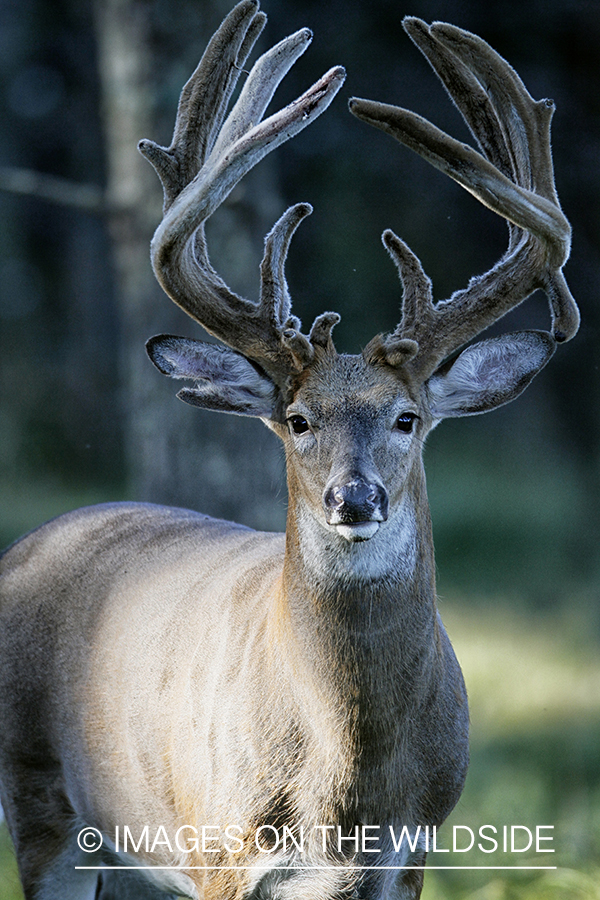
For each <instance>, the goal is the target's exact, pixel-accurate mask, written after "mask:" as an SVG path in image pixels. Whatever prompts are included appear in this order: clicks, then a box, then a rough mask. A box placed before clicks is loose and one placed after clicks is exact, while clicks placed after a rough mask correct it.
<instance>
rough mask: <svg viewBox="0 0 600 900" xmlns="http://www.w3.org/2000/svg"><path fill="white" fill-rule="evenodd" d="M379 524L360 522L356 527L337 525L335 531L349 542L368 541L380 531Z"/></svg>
mask: <svg viewBox="0 0 600 900" xmlns="http://www.w3.org/2000/svg"><path fill="white" fill-rule="evenodd" d="M379 525H380V523H379V522H358V523H357V524H356V525H336V526H335V530H336V531H337V533H338V534H339V535H341V536H342V537H343V538H345V539H346V540H347V541H368V540H369V538H372V537H373V535H374V534H377V532H378V531H379Z"/></svg>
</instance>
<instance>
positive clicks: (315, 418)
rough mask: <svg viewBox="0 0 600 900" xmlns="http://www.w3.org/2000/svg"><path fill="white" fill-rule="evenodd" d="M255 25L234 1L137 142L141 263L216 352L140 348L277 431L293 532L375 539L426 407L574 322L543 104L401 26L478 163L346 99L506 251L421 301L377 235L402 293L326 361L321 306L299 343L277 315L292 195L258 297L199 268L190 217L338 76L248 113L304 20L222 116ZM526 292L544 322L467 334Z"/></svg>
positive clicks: (479, 55)
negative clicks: (412, 153)
mask: <svg viewBox="0 0 600 900" xmlns="http://www.w3.org/2000/svg"><path fill="white" fill-rule="evenodd" d="M262 25H263V17H262V15H261V14H260V13H258V12H257V3H256V2H255V0H242V3H240V4H238V6H237V7H236V8H235V9H234V10H233V11H232V13H230V15H229V16H228V18H227V19H226V20H225V22H224V23H223V25H222V26H221V29H220V30H219V32H217V34H216V35H215V38H213V41H212V42H211V45H210V46H209V48H208V50H207V51H206V54H205V56H204V57H203V60H202V61H201V63H200V65H199V67H198V69H197V70H196V72H195V73H194V75H193V76H192V78H191V79H190V82H188V84H187V85H186V87H185V88H184V91H183V93H182V99H181V102H180V107H179V113H178V118H177V122H176V126H175V135H174V140H173V144H172V145H171V147H169V148H161V147H158V146H157V145H156V144H153V143H151V142H149V141H144V142H142V144H141V145H140V149H141V150H142V152H143V153H144V155H145V156H146V157H147V158H148V159H149V160H150V161H151V162H152V164H153V165H154V166H155V168H156V170H157V172H158V174H159V176H160V177H161V180H162V182H163V187H164V191H165V210H166V211H165V217H164V219H163V222H162V223H161V225H160V226H159V228H158V229H157V232H156V234H155V237H154V239H153V245H152V260H153V265H154V269H155V272H156V275H157V277H158V279H159V281H160V283H161V284H162V285H163V287H164V288H165V290H166V291H167V293H168V294H169V295H170V296H171V298H172V299H173V300H175V302H176V303H178V304H179V305H180V306H181V307H182V308H184V309H185V310H186V311H187V312H188V313H189V314H190V315H191V316H192V317H194V318H195V319H196V320H197V321H199V322H201V323H202V324H203V325H204V327H205V328H207V330H209V331H210V332H211V333H212V334H213V335H215V336H216V337H218V338H220V339H221V340H222V341H223V342H224V343H226V344H227V345H228V347H227V348H225V347H223V346H221V345H216V344H207V343H202V342H200V341H194V340H188V339H184V338H176V337H173V336H164V335H163V336H158V337H156V338H152V340H151V341H150V342H149V344H148V350H149V353H150V356H151V358H152V360H153V361H154V363H155V364H156V365H157V366H158V368H159V369H160V370H161V371H162V372H164V373H165V374H167V375H170V376H172V377H175V378H183V379H189V380H191V381H192V382H193V386H192V387H188V388H184V389H183V390H182V391H180V393H179V397H181V399H183V400H185V401H186V402H188V403H192V404H195V405H197V406H201V407H204V408H207V409H213V410H220V411H223V412H229V413H237V414H241V415H249V416H257V417H259V418H261V419H263V421H265V422H266V423H267V424H268V425H269V426H270V427H271V428H272V429H273V430H274V431H275V432H276V433H277V434H278V435H279V436H280V438H281V439H282V440H283V443H284V445H285V449H286V456H287V465H288V481H289V487H290V501H291V506H292V508H293V509H294V510H295V515H296V519H297V520H298V521H302V523H303V524H304V526H305V527H308V525H310V528H311V529H313V532H314V530H315V529H317V532H318V529H321V532H322V533H325V534H329V535H330V536H332V537H335V539H336V540H337V539H339V541H340V542H341V544H342V545H343V544H344V543H345V542H348V543H349V544H355V543H357V542H359V543H362V542H365V541H367V540H373V539H377V540H379V539H380V538H379V537H378V536H380V535H383V534H384V533H385V530H386V529H390V527H391V523H392V522H395V521H397V518H398V516H399V515H400V513H399V511H400V510H401V509H402V505H403V499H404V498H405V497H406V496H407V494H409V493H412V494H414V491H415V483H416V479H418V478H419V477H420V473H421V451H422V447H423V442H424V440H425V437H426V435H427V433H428V432H429V431H430V429H431V428H432V427H434V426H435V425H436V424H437V423H438V422H439V421H440V420H441V419H443V418H446V417H453V416H463V415H472V414H475V413H482V412H487V411H488V410H492V409H494V408H496V407H497V406H500V405H502V404H504V403H507V402H508V401H510V400H512V399H513V398H514V397H516V396H517V395H518V394H519V393H520V392H521V391H522V390H523V389H524V388H525V387H526V386H527V384H528V383H529V382H530V381H531V379H532V378H533V377H534V375H535V374H536V373H537V372H539V370H540V369H541V368H542V367H543V366H544V365H545V363H546V362H547V361H548V359H549V358H550V357H551V356H552V354H553V352H554V350H555V346H556V342H557V341H562V340H565V339H568V338H569V337H572V336H573V334H574V333H575V331H576V330H577V325H578V314H577V307H576V305H575V302H574V301H573V298H572V297H571V295H570V293H569V291H568V288H567V286H566V283H565V281H564V278H563V277H562V272H561V267H562V265H563V263H564V262H565V260H566V258H567V256H568V252H569V236H570V229H569V225H568V223H567V221H566V219H565V218H564V216H563V215H562V212H561V211H560V208H559V206H558V201H557V199H556V195H555V193H554V185H553V181H552V172H551V161H550V144H549V123H550V118H551V114H552V110H551V107H550V105H549V104H548V102H547V101H543V102H541V103H535V102H534V101H533V100H532V99H531V97H530V96H529V94H528V93H527V91H526V89H525V87H524V86H523V84H522V83H521V82H520V80H519V79H518V77H517V76H516V75H515V73H514V72H513V71H512V69H510V67H509V66H508V65H507V64H506V63H505V62H504V61H503V60H502V59H501V58H500V57H498V56H497V54H495V53H494V51H492V50H491V48H489V47H488V46H487V45H486V44H485V43H484V42H483V41H481V40H480V39H479V38H475V37H474V36H473V35H469V34H468V33H467V32H462V31H460V30H459V29H454V28H452V27H451V26H446V25H440V24H439V23H437V24H436V25H434V26H431V27H429V26H427V25H425V23H423V22H421V21H420V20H417V19H408V20H406V21H405V28H406V30H407V31H408V33H409V34H410V36H411V37H412V39H413V40H414V41H415V43H416V44H417V46H419V48H420V49H421V50H422V51H423V52H424V53H425V55H426V56H427V57H428V59H429V61H430V62H431V64H432V65H433V67H434V68H435V69H436V71H437V72H438V74H439V75H440V77H441V78H442V80H444V81H446V82H447V86H448V90H449V91H450V92H451V94H452V96H453V97H454V99H455V101H456V103H457V106H458V107H459V109H460V110H461V111H462V113H463V115H464V117H465V119H466V121H467V124H468V125H469V127H470V128H471V129H472V131H473V133H474V134H475V136H476V137H477V139H478V140H479V143H480V145H481V146H482V147H483V148H484V152H485V156H484V155H481V154H479V153H476V152H475V151H473V150H471V149H470V148H467V147H466V146H465V145H463V144H458V142H456V141H454V140H453V139H452V138H450V137H448V136H447V135H444V134H443V133H442V132H439V131H438V130H437V129H434V127H433V126H431V125H430V124H429V123H427V122H425V121H424V120H422V119H420V118H418V117H415V116H414V115H413V114H412V113H408V112H406V111H405V110H399V109H398V108H396V107H389V106H384V105H382V104H377V103H373V102H371V101H365V100H356V99H354V100H351V101H350V109H351V111H352V112H353V113H354V114H355V115H356V116H357V117H358V118H360V119H363V120H365V121H367V122H368V123H370V124H373V125H376V126H377V127H380V128H382V129H383V130H385V131H388V132H389V133H391V134H392V135H393V136H394V137H396V138H398V139H399V140H401V141H403V142H404V143H406V144H408V145H409V146H411V147H412V148H413V149H416V150H417V151H418V152H419V153H421V154H422V155H424V156H425V157H426V158H427V159H429V161H431V162H432V163H433V164H434V165H437V166H438V167H440V168H442V169H443V170H444V171H446V172H447V173H448V174H449V175H451V177H453V178H455V179H456V180H458V181H459V182H460V183H461V184H463V185H464V186H465V187H467V189H468V190H470V191H471V193H473V194H475V196H476V197H478V198H479V199H480V200H481V201H482V202H484V203H485V204H486V205H488V206H490V208H492V209H494V210H495V211H496V212H498V213H500V214H501V215H503V216H504V217H505V218H506V219H507V220H508V222H509V232H510V241H509V247H508V250H507V253H506V254H505V256H504V257H503V258H502V259H501V260H500V262H499V263H498V264H497V265H496V266H494V267H493V268H492V269H491V270H490V271H489V272H487V273H486V274H485V275H482V276H480V277H478V278H475V279H472V281H471V282H470V284H469V286H468V287H467V288H466V289H465V290H463V291H460V292H457V293H456V294H455V295H453V297H452V298H451V299H450V300H448V301H445V302H442V303H437V304H436V303H434V302H433V297H432V291H431V283H430V281H429V279H428V278H427V276H426V275H425V273H424V272H423V269H422V267H421V264H420V262H419V260H418V259H417V257H416V256H415V255H414V254H413V253H412V251H411V250H410V249H409V248H408V247H407V246H406V244H404V243H403V242H402V241H401V240H400V239H399V238H398V237H396V235H395V234H394V233H393V232H391V231H386V232H385V233H384V235H383V242H384V245H385V247H386V249H387V250H388V252H389V254H390V256H391V257H392V260H393V262H394V263H395V265H396V267H397V268H398V271H399V274H400V277H401V280H402V283H403V288H404V292H403V301H402V314H401V319H400V322H399V324H398V326H397V327H396V329H395V330H394V331H393V332H392V333H391V334H388V335H384V336H382V335H380V336H377V337H375V338H374V339H373V340H372V341H371V342H370V343H369V344H368V346H367V347H366V348H365V350H364V351H363V353H362V354H360V355H356V356H348V355H343V354H338V353H337V352H336V350H335V347H334V344H333V339H332V328H333V326H334V325H335V324H336V322H337V321H338V320H339V316H338V315H337V314H336V313H323V314H322V315H321V316H319V317H318V318H317V319H316V320H315V322H314V324H313V326H312V328H311V330H310V332H309V334H308V335H305V334H303V333H302V331H301V324H300V321H299V320H298V319H297V318H296V317H295V316H293V315H292V314H291V303H290V298H289V293H288V289H287V284H286V281H285V275H284V263H285V258H286V255H287V251H288V247H289V244H290V240H291V237H292V235H293V233H294V231H295V229H296V228H297V227H298V225H299V223H300V222H301V221H302V219H303V218H304V217H305V216H306V215H308V213H309V212H310V211H311V208H310V206H308V205H307V204H298V205H297V206H293V207H291V208H290V209H288V210H287V212H285V213H284V215H283V216H282V217H281V219H280V220H279V221H278V222H277V223H276V225H275V226H274V228H273V230H272V231H271V233H270V234H269V235H268V236H267V239H266V245H265V255H264V258H263V261H262V265H261V292H260V299H259V301H258V303H252V302H250V301H248V300H244V299H242V298H241V297H239V296H237V295H236V294H234V293H233V292H232V291H231V290H230V289H229V288H228V287H227V286H226V285H225V284H224V282H223V281H222V280H221V279H220V278H219V276H218V275H217V274H216V273H215V272H214V270H213V269H212V267H211V265H210V263H209V260H208V255H207V251H206V243H205V238H204V230H203V228H204V221H205V219H206V218H207V217H208V216H209V215H210V214H211V213H212V212H213V210H214V209H215V208H216V206H217V205H218V203H220V202H221V201H222V199H223V197H224V196H226V195H227V193H228V192H229V191H230V190H231V189H232V187H233V186H234V185H235V184H236V183H237V181H239V179H240V178H241V177H242V175H243V174H244V172H245V171H247V170H248V169H249V168H251V167H252V166H253V165H254V164H255V163H256V162H257V161H258V160H259V159H260V158H262V156H264V155H265V153H266V152H268V151H269V150H271V149H272V148H273V147H274V146H277V144H279V143H281V142H282V141H283V140H286V139H287V138H288V137H290V136H292V135H293V134H295V133H296V132H297V131H299V130H300V129H301V128H303V127H305V126H306V125H307V124H309V122H310V121H312V119H314V117H315V116H316V115H318V114H319V113H320V112H321V111H322V110H323V109H325V108H326V106H327V105H328V104H329V103H330V102H331V100H332V98H333V96H334V95H335V93H336V92H337V91H338V89H339V88H340V86H341V84H342V82H343V79H344V72H343V70H342V69H340V68H339V67H338V68H334V69H332V70H331V71H330V72H328V73H327V74H326V75H325V76H323V78H322V79H321V80H320V81H319V82H317V83H316V84H315V85H313V87H312V88H310V89H309V90H308V91H307V92H306V94H304V95H303V96H302V97H300V98H299V99H298V100H296V101H295V102H294V103H292V104H290V106H288V107H286V108H285V109H284V110H281V111H280V112H278V113H275V114H274V115H272V116H270V117H269V118H268V119H266V120H265V121H261V119H262V116H263V114H264V111H265V109H266V106H267V104H268V102H269V100H270V98H271V96H272V94H273V92H274V90H275V87H276V86H277V84H278V83H279V81H280V80H281V78H282V77H283V75H284V74H285V72H286V71H287V70H288V69H289V67H290V66H291V64H292V62H293V61H294V60H295V59H296V58H297V56H298V55H299V54H300V53H301V52H303V50H304V49H305V47H306V46H307V45H308V42H309V41H310V33H309V32H308V31H306V30H304V31H301V32H298V33H297V34H295V35H292V36H291V37H290V38H287V39H286V40H285V41H282V42H281V44H279V45H277V46H276V47H275V48H273V50H271V51H269V52H268V53H266V54H265V55H264V56H263V57H261V58H260V59H259V60H258V62H257V63H256V64H255V66H254V67H253V69H252V71H251V73H250V75H249V76H248V80H247V82H246V84H245V86H244V89H243V90H242V92H241V94H240V97H239V99H238V101H237V103H236V104H235V106H234V108H233V109H232V111H231V113H230V115H229V117H228V118H227V119H226V120H225V121H224V122H223V119H224V117H225V111H226V107H227V101H228V98H229V96H230V94H231V91H232V90H233V85H234V84H235V80H236V78H237V77H238V75H239V72H240V70H241V69H242V66H243V63H244V60H245V58H246V55H247V53H248V52H249V50H250V48H251V46H252V43H253V41H254V40H255V39H256V36H257V35H258V32H259V31H260V28H262ZM482 60H483V62H484V65H482ZM480 68H481V70H482V71H484V70H485V71H484V75H483V76H480V74H479V70H480ZM480 77H481V78H482V79H484V80H485V91H482V88H481V86H480V82H479V78H480ZM475 95H477V102H472V99H473V97H474V96H475ZM484 95H485V96H484ZM215 98H217V99H218V102H216V99H215ZM199 122H200V123H203V129H204V130H203V131H202V133H200V129H199V126H198V123H199ZM538 287H543V288H544V289H545V290H546V292H547V294H548V296H549V298H550V302H551V308H552V313H553V327H552V332H551V333H546V332H541V331H539V332H538V331H529V332H519V333H516V334H508V335H504V336H502V337H496V338H491V339H488V340H483V341H480V342H478V343H475V344H472V345H470V346H469V345H468V344H469V341H471V340H472V339H473V338H475V337H476V336H477V335H478V334H479V333H480V332H481V331H482V330H483V329H485V328H486V327H487V326H488V325H489V324H491V323H492V322H494V321H495V320H496V319H498V318H499V317H500V316H502V315H504V314H505V313H506V312H508V310H509V309H511V308H512V307H514V306H516V305H517V304H518V303H520V302H521V301H522V300H523V299H524V298H525V297H526V296H527V295H528V294H530V293H531V292H532V291H533V290H535V289H536V288H538ZM463 347H466V349H462V350H461V348H463ZM459 351H460V352H459Z"/></svg>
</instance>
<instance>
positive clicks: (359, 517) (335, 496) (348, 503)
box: [323, 478, 388, 525]
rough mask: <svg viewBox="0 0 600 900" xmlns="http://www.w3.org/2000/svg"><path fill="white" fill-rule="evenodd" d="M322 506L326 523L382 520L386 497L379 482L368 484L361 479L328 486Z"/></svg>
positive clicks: (385, 513)
mask: <svg viewBox="0 0 600 900" xmlns="http://www.w3.org/2000/svg"><path fill="white" fill-rule="evenodd" d="M323 506H324V509H325V517H326V519H327V522H328V523H329V525H356V524H358V523H359V522H385V520H386V519H387V516H388V496H387V492H386V490H385V488H384V487H383V485H381V484H370V483H369V482H367V481H363V479H362V478H354V479H352V480H351V481H347V482H346V483H345V484H333V485H331V486H330V487H328V488H327V489H326V491H325V493H324V495H323Z"/></svg>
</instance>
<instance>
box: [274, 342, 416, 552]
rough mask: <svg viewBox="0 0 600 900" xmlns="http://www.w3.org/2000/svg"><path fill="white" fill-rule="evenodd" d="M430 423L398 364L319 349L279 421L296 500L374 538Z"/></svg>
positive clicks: (328, 523)
mask: <svg viewBox="0 0 600 900" xmlns="http://www.w3.org/2000/svg"><path fill="white" fill-rule="evenodd" d="M430 426H431V417H430V416H429V414H428V412H427V411H426V410H425V409H424V406H423V403H422V399H421V391H420V390H418V389H416V390H415V388H414V387H413V386H411V384H410V382H409V380H408V379H406V378H402V377H401V375H400V374H399V373H398V372H397V371H395V370H394V369H392V368H391V367H387V366H380V365H377V366H375V365H372V364H371V363H369V362H367V361H366V360H365V359H364V358H363V357H362V356H337V355H335V354H328V355H324V356H323V357H322V358H320V359H319V360H318V361H317V362H316V364H315V365H313V366H311V367H310V368H309V369H308V370H307V371H306V373H303V375H302V376H301V377H300V378H299V379H298V384H297V386H296V388H295V390H294V395H293V399H292V400H291V402H290V403H289V404H288V405H287V407H286V410H285V423H284V424H283V425H282V426H279V427H277V432H278V434H279V435H280V437H281V438H282V440H283V442H284V445H285V448H286V457H287V466H288V478H289V481H290V489H291V492H293V495H294V497H295V502H296V504H297V505H299V506H301V507H302V508H303V510H304V511H305V512H306V513H307V514H309V515H310V516H311V517H312V518H313V519H314V520H316V521H317V522H319V523H320V524H321V526H322V527H323V528H324V529H326V530H327V531H329V532H331V533H332V534H333V533H335V534H337V535H339V536H341V537H342V538H344V539H345V540H347V541H350V542H355V541H365V540H368V539H369V538H372V537H373V536H374V535H375V534H376V533H377V532H378V531H379V529H380V527H382V526H383V525H384V523H386V522H387V520H388V518H389V517H390V516H393V514H394V511H395V510H396V508H397V507H398V505H399V503H400V501H401V498H402V493H403V490H404V488H405V485H406V483H407V481H408V480H409V473H410V472H411V470H412V468H413V466H414V464H415V461H416V460H419V459H420V455H421V447H422V442H423V439H424V436H425V434H426V432H427V431H428V429H429V427H430Z"/></svg>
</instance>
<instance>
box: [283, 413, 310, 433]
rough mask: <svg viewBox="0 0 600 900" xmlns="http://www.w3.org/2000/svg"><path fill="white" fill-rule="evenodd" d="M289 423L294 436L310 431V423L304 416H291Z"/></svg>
mask: <svg viewBox="0 0 600 900" xmlns="http://www.w3.org/2000/svg"><path fill="white" fill-rule="evenodd" d="M288 422H289V423H290V428H291V429H292V431H293V432H294V434H306V432H307V431H308V430H309V427H308V422H307V421H306V419H305V418H304V416H290V418H289V419H288Z"/></svg>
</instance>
